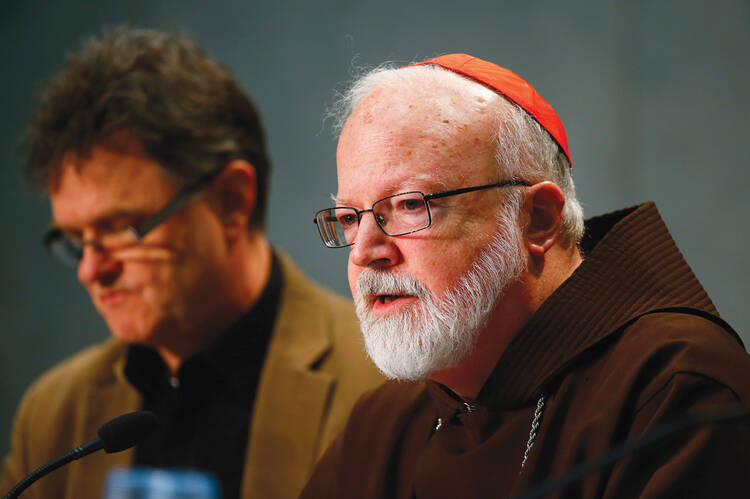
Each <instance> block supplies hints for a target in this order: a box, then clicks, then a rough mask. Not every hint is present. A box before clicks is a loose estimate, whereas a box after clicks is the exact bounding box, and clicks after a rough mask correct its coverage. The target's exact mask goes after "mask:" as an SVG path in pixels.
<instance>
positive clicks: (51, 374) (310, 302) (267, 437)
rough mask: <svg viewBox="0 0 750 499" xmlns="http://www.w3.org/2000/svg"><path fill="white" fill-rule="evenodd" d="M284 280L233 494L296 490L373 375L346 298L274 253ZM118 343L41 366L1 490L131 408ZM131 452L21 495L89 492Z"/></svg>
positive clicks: (60, 474) (79, 466)
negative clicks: (237, 487)
mask: <svg viewBox="0 0 750 499" xmlns="http://www.w3.org/2000/svg"><path fill="white" fill-rule="evenodd" d="M280 259H281V262H282V273H283V276H284V286H283V289H282V292H281V302H280V304H279V311H278V317H277V319H276V324H275V327H274V331H273V336H272V338H271V343H270V344H269V347H268V354H267V356H266V359H265V364H264V367H263V371H262V374H261V378H260V383H259V386H258V391H257V394H256V400H255V405H254V408H253V415H252V419H251V427H250V436H249V441H248V445H247V453H246V457H245V464H244V476H243V481H242V497H244V498H251V497H253V498H255V497H264V498H291V497H296V496H297V495H298V494H299V492H300V490H301V489H302V487H303V485H304V484H305V481H306V480H307V478H308V476H309V474H310V471H311V470H312V467H313V465H314V463H315V461H316V460H317V459H318V457H319V456H320V455H321V454H322V453H323V451H324V450H325V448H326V446H327V445H328V443H330V442H331V441H332V440H333V439H334V437H335V436H336V433H337V432H338V431H339V430H340V429H341V428H342V426H343V425H344V423H345V422H346V417H347V415H348V413H349V410H350V409H351V407H352V405H353V404H354V402H355V400H356V399H357V397H358V396H359V395H360V394H361V393H362V392H363V391H364V390H367V389H370V388H373V387H375V386H377V385H378V384H379V383H381V382H382V378H381V376H380V374H379V373H378V372H377V370H376V369H375V368H374V366H372V364H371V363H370V362H369V360H368V359H367V358H366V354H365V352H364V346H363V344H362V340H361V333H360V332H359V324H358V322H357V319H356V316H355V315H354V312H353V307H352V305H351V303H350V302H347V301H346V300H344V299H342V298H340V297H338V296H336V295H334V294H332V293H330V292H328V291H326V290H323V289H322V288H320V287H318V286H316V285H315V284H313V283H312V282H310V281H309V280H308V279H307V278H306V277H305V276H304V275H303V274H302V273H301V272H300V271H299V270H298V269H297V268H296V267H294V265H293V264H292V263H291V262H290V261H289V260H288V258H286V257H284V256H283V255H280ZM125 352H126V347H125V345H123V344H121V343H119V342H116V341H114V340H110V341H107V342H105V343H103V344H100V345H96V346H94V347H91V348H89V349H87V350H84V351H83V352H81V353H79V354H77V355H76V356H74V357H72V358H70V359H68V360H67V361H65V362H63V363H62V364H60V365H58V366H56V367H54V368H52V369H51V370H50V371H48V372H47V373H45V374H44V375H43V376H42V377H41V378H40V379H39V380H37V381H36V382H35V383H34V385H32V386H31V388H29V390H28V391H27V393H26V395H25V396H24V398H23V400H22V402H21V404H20V406H19V408H18V411H17V414H16V418H15V421H14V425H13V432H12V435H11V452H10V454H9V455H8V456H7V457H6V460H5V462H4V465H3V469H2V475H1V476H0V490H2V491H3V493H5V492H6V491H7V490H8V489H10V488H11V487H12V486H13V485H14V484H15V483H16V482H17V481H19V480H21V478H23V476H25V475H26V474H27V473H30V472H31V471H33V470H34V469H35V468H37V467H38V466H40V465H42V464H44V463H46V462H47V461H50V460H52V459H54V458H56V457H58V456H60V455H62V454H64V453H66V452H68V451H69V450H71V449H72V448H73V447H75V446H77V445H80V444H81V443H84V442H86V441H88V440H91V439H92V438H94V437H95V436H96V430H97V429H98V428H99V426H100V425H102V424H103V423H105V422H106V421H108V420H109V419H111V418H114V417H116V416H118V415H120V414H123V413H126V412H130V411H135V410H138V409H139V408H140V405H141V401H140V396H139V395H138V393H137V391H136V390H135V389H134V388H133V387H132V386H131V385H130V384H129V383H128V382H127V380H126V379H125V376H124V374H123V368H124V363H125ZM132 461H133V451H132V450H130V451H125V452H122V453H119V454H105V453H103V452H100V453H97V454H93V455H91V456H87V457H85V458H83V459H81V460H79V461H76V462H74V463H72V464H70V465H68V466H66V467H65V468H61V469H59V470H57V471H55V472H53V473H51V474H50V475H48V476H46V477H44V478H42V479H41V480H40V481H39V482H37V483H36V484H34V485H32V486H31V487H30V488H29V489H28V490H27V491H26V492H25V493H24V495H23V497H26V498H45V499H48V498H53V497H54V498H98V497H101V495H102V491H103V485H104V480H105V477H106V473H107V471H108V470H109V469H111V468H113V467H127V466H129V465H130V463H131V462H132Z"/></svg>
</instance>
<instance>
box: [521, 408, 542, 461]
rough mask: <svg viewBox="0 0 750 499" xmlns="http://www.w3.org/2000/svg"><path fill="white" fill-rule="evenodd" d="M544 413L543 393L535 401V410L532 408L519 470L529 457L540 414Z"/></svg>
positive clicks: (540, 418)
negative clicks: (532, 414)
mask: <svg viewBox="0 0 750 499" xmlns="http://www.w3.org/2000/svg"><path fill="white" fill-rule="evenodd" d="M543 413H544V395H541V396H540V397H539V400H538V401H537V403H536V410H534V419H533V420H532V421H531V430H529V441H528V442H526V450H525V451H524V452H523V461H521V470H523V467H524V465H525V464H526V460H527V459H528V458H529V454H530V453H531V448H532V447H533V446H534V440H536V432H537V431H538V430H539V425H540V424H541V422H542V414H543Z"/></svg>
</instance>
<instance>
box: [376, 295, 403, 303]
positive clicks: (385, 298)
mask: <svg viewBox="0 0 750 499" xmlns="http://www.w3.org/2000/svg"><path fill="white" fill-rule="evenodd" d="M404 296H406V295H378V296H376V297H375V300H376V301H378V302H379V303H383V304H385V303H391V302H392V301H394V300H398V299H399V298H403V297H404Z"/></svg>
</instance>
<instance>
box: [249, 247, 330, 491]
mask: <svg viewBox="0 0 750 499" xmlns="http://www.w3.org/2000/svg"><path fill="white" fill-rule="evenodd" d="M280 259H281V261H282V268H283V273H284V288H283V291H282V299H281V306H280V308H279V312H278V316H277V318H276V326H275V328H274V333H273V337H272V338H271V343H270V344H269V347H268V353H267V355H266V360H265V365H264V367H263V373H262V374H261V379H260V382H259V386H258V391H257V394H256V399H255V404H254V409H253V416H252V421H251V426H250V435H249V441H248V450H247V453H246V457H245V475H244V479H243V486H242V492H243V497H250V491H252V492H253V493H254V494H255V496H256V497H264V498H269V499H272V498H275V497H290V496H292V495H294V494H296V493H297V492H298V491H299V490H301V489H302V487H303V486H304V484H305V481H306V480H307V476H308V474H309V472H310V470H311V468H312V465H313V464H314V462H315V460H316V458H317V455H318V452H319V449H318V447H319V445H320V443H319V441H318V440H319V435H320V433H321V428H322V425H323V424H324V423H325V416H326V413H327V409H328V403H329V399H330V395H331V391H332V389H333V387H334V381H335V380H334V379H333V376H332V375H330V374H328V373H324V372H320V371H317V370H316V369H315V366H316V364H317V363H318V362H319V361H320V360H321V359H322V358H323V357H324V356H325V355H326V353H327V352H328V351H329V350H330V349H331V339H330V337H329V334H330V333H329V331H330V327H329V325H328V324H327V323H326V322H327V319H326V316H325V315H324V314H323V313H321V311H320V310H319V308H318V307H316V303H315V300H314V299H310V298H311V295H312V287H311V284H310V283H309V282H308V281H307V280H306V279H305V278H304V277H303V276H302V274H301V273H300V272H299V271H297V270H296V269H295V268H294V267H293V266H292V265H291V264H290V263H289V261H288V260H287V259H286V258H284V257H283V256H281V255H280Z"/></svg>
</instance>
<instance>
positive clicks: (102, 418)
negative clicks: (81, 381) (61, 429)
mask: <svg viewBox="0 0 750 499" xmlns="http://www.w3.org/2000/svg"><path fill="white" fill-rule="evenodd" d="M124 364H125V357H124V356H122V357H120V358H119V359H118V360H117V361H116V363H115V365H114V366H113V375H114V377H113V378H110V379H107V380H102V383H101V384H98V385H95V386H93V387H92V388H91V389H90V391H89V393H88V394H87V397H86V398H85V399H84V403H85V404H86V408H85V409H84V410H82V411H80V414H81V415H82V417H83V418H84V420H83V421H81V422H80V423H81V426H80V428H85V429H86V430H85V431H86V432H90V433H91V434H90V435H80V438H81V443H85V442H87V441H89V440H93V439H94V438H96V436H97V435H96V432H97V430H98V428H99V427H100V426H101V425H102V424H104V423H106V422H107V421H109V420H111V419H114V418H116V417H117V416H120V415H122V414H126V413H128V412H133V411H137V410H139V409H140V396H139V395H138V392H137V391H136V390H135V389H134V388H133V387H132V386H130V384H129V383H127V381H126V380H125V378H124ZM98 452H99V454H101V455H98V456H97V457H96V459H90V460H89V459H87V458H86V457H84V458H82V459H81V460H79V461H75V462H73V463H71V464H70V465H69V466H71V470H70V474H69V476H70V480H69V481H68V483H67V487H68V488H69V490H68V494H67V495H66V496H65V497H102V495H103V492H104V483H105V480H106V476H107V473H108V472H109V471H110V470H111V469H113V468H126V467H129V466H131V465H132V463H133V459H134V450H133V449H132V448H131V449H128V450H126V451H123V452H117V453H113V454H105V453H104V451H103V450H102V451H98Z"/></svg>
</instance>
